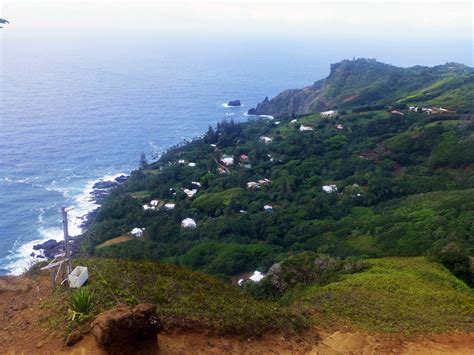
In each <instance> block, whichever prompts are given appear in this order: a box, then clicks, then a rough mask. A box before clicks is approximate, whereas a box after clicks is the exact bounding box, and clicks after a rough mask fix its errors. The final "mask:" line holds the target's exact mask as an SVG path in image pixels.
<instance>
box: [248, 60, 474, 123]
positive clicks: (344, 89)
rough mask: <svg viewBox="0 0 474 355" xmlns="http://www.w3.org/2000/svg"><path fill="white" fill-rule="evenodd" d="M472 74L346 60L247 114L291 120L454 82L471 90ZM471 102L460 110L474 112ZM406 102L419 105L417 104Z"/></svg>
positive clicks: (451, 67) (456, 68)
mask: <svg viewBox="0 0 474 355" xmlns="http://www.w3.org/2000/svg"><path fill="white" fill-rule="evenodd" d="M473 73H474V70H473V68H470V67H468V66H465V65H463V64H459V63H446V64H443V65H438V66H434V67H426V66H413V67H409V68H401V67H396V66H393V65H390V64H385V63H381V62H378V61H376V60H375V59H365V58H360V59H354V60H347V59H346V60H342V61H341V62H338V63H335V64H331V66H330V73H329V75H328V77H327V78H325V79H321V80H318V81H316V82H315V83H314V84H312V85H310V86H307V87H305V88H302V89H291V90H285V91H283V92H281V93H279V94H278V95H277V96H275V97H274V98H272V99H271V100H269V99H268V97H266V98H265V99H264V100H263V101H262V102H261V103H259V104H258V105H257V107H256V108H254V109H250V110H249V112H248V113H249V114H254V115H272V116H275V117H288V116H298V115H304V114H310V113H315V112H319V111H325V110H330V109H338V108H344V107H350V106H364V105H375V104H387V103H390V102H392V103H394V102H396V101H398V100H400V99H402V98H404V97H406V96H410V94H411V93H414V92H417V91H420V90H423V89H424V88H429V87H431V86H433V85H434V84H435V83H439V84H440V85H446V84H447V82H449V81H451V80H455V79H456V80H462V81H463V85H468V86H469V87H470V89H471V90H472V88H473V83H474V74H473ZM439 89H440V88H438V91H439V92H430V99H431V100H433V99H435V98H437V97H438V96H439V95H441V93H442V94H446V90H442V91H441V90H439ZM446 89H447V88H446ZM471 99H474V97H472V95H471V96H469V97H468V98H464V99H463V100H462V102H458V103H457V108H458V109H472V107H473V105H474V104H473V103H472V102H473V100H471ZM425 101H426V100H425ZM407 102H413V103H417V100H415V99H413V100H411V101H410V100H409V101H407ZM418 102H421V101H420V100H418ZM439 103H440V104H441V103H445V101H442V100H441V101H440V102H439ZM433 104H436V101H434V102H433Z"/></svg>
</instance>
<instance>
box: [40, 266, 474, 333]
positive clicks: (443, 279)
mask: <svg viewBox="0 0 474 355" xmlns="http://www.w3.org/2000/svg"><path fill="white" fill-rule="evenodd" d="M76 263H77V264H81V265H86V266H88V267H89V273H90V279H89V283H88V286H87V287H88V288H89V289H90V290H92V291H93V295H94V296H93V297H94V312H93V314H92V315H91V316H94V315H95V314H97V313H99V312H101V311H103V310H106V309H109V308H111V307H113V306H114V305H115V304H116V303H117V302H121V303H128V304H136V303H138V302H152V303H155V304H157V308H158V313H159V314H160V316H161V317H162V319H163V321H164V323H165V326H166V328H168V329H171V328H174V327H181V328H185V329H200V330H206V329H207V330H211V331H212V332H216V333H220V334H233V335H243V336H258V335H260V334H263V333H264V332H284V333H286V334H288V333H291V332H294V331H301V330H303V329H305V328H306V327H307V326H309V325H310V324H316V325H318V326H323V327H328V328H335V327H336V328H337V327H338V325H339V324H341V323H343V324H347V323H348V324H349V325H352V326H355V327H356V328H362V329H369V330H375V331H381V332H398V333H404V334H415V333H426V332H444V331H452V330H467V331H469V330H471V331H473V330H474V317H473V314H474V293H473V290H472V289H469V288H468V287H467V286H466V285H465V284H464V283H462V282H461V281H459V280H458V279H456V278H455V277H454V276H452V275H451V274H450V273H449V272H448V271H447V270H446V269H444V268H443V267H442V266H440V265H439V264H436V263H432V262H429V261H427V259H426V258H423V257H416V258H384V259H371V260H369V261H368V264H369V267H368V268H367V269H365V270H364V271H362V272H359V273H356V274H350V275H346V276H343V278H342V279H340V280H339V281H337V282H333V283H330V284H328V285H326V286H307V287H304V288H301V287H300V288H298V287H297V288H295V289H293V290H291V291H289V293H288V294H286V296H284V297H283V299H281V300H279V301H275V302H270V301H268V302H262V301H256V300H254V299H252V298H250V297H249V296H248V295H246V294H245V293H243V292H242V291H241V290H240V289H238V288H236V287H235V286H231V285H229V284H225V283H223V282H221V281H219V280H217V279H215V278H213V277H210V276H207V275H205V274H201V273H195V272H192V271H189V270H186V269H183V268H180V267H177V266H173V265H166V264H160V263H153V262H144V261H124V260H120V261H119V260H110V259H94V258H93V259H81V260H77V261H76ZM70 292H71V290H70V289H63V288H61V289H59V291H57V292H56V293H55V294H54V295H53V297H52V298H51V299H49V300H48V301H47V303H46V304H45V306H47V307H51V308H53V309H55V312H56V314H57V317H56V318H54V319H50V320H49V322H50V325H54V326H56V327H57V328H58V329H69V330H71V329H73V328H75V327H77V326H80V325H81V324H80V323H77V322H76V323H75V322H71V321H67V320H66V315H67V306H65V305H67V300H68V299H69V295H70ZM82 324H85V323H84V322H83V323H82Z"/></svg>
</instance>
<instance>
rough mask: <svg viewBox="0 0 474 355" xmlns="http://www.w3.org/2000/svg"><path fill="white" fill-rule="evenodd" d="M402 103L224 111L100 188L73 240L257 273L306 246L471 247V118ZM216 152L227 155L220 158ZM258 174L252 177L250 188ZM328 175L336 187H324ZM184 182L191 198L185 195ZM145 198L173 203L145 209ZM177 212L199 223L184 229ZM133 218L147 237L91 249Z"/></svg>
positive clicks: (344, 249) (409, 251)
mask: <svg viewBox="0 0 474 355" xmlns="http://www.w3.org/2000/svg"><path fill="white" fill-rule="evenodd" d="M400 110H402V109H400ZM402 111H403V112H401V111H399V112H401V113H403V115H400V114H397V113H391V112H390V109H388V110H382V109H379V108H378V107H377V108H376V109H373V108H371V107H364V108H354V109H352V110H346V111H342V112H340V113H339V114H338V115H337V116H336V117H333V118H324V117H321V116H320V114H313V115H309V116H302V117H299V118H298V119H297V122H296V123H292V122H291V119H290V118H288V119H280V120H279V121H276V120H273V121H272V120H263V119H256V120H252V121H250V122H246V123H242V124H235V123H233V122H223V123H221V124H219V125H218V127H217V128H215V129H214V128H210V129H209V131H208V132H207V133H206V134H205V135H204V136H203V137H201V138H198V139H195V140H193V141H192V142H188V143H186V144H184V145H180V146H177V147H175V148H173V149H171V150H169V151H168V152H167V153H166V154H165V155H164V156H162V157H161V159H160V160H158V161H157V162H154V163H151V164H149V165H148V166H147V167H146V169H141V170H136V171H134V172H133V173H132V175H131V177H130V179H129V180H128V182H127V183H126V184H124V185H123V186H121V187H120V188H118V189H116V190H115V191H114V192H113V193H112V194H111V195H110V196H109V198H107V199H106V201H105V203H104V204H103V206H102V207H101V209H100V212H99V214H98V216H97V218H96V219H95V222H94V223H93V225H92V226H91V227H90V229H89V231H88V232H87V233H86V235H85V241H84V243H83V245H84V247H86V249H87V250H88V252H89V253H91V254H94V253H95V254H96V255H98V256H104V257H121V258H133V259H142V258H143V259H150V260H162V261H167V262H172V263H178V264H183V265H185V266H188V267H190V268H192V269H194V270H200V271H205V272H208V273H211V274H215V275H219V274H220V275H233V274H237V273H240V272H245V271H250V270H255V269H256V268H260V269H262V270H266V269H268V267H270V266H271V265H272V264H273V263H275V262H277V261H279V260H281V259H282V258H284V257H286V256H287V255H289V254H291V253H297V252H301V251H305V250H306V251H317V252H319V253H326V254H329V255H333V256H339V257H348V256H369V257H383V256H417V255H426V254H429V253H433V252H436V250H439V249H440V248H443V246H445V245H447V244H448V243H451V242H454V243H455V244H456V245H458V246H459V247H460V248H462V249H463V250H464V251H465V252H466V253H467V254H468V255H471V256H472V255H473V253H474V226H473V223H472V221H473V220H474V219H473V214H474V204H473V201H474V190H473V189H474V178H473V174H472V164H473V162H474V134H473V124H472V116H471V115H466V114H457V113H444V114H432V115H427V114H424V113H418V112H411V111H409V110H402ZM301 126H303V127H311V128H312V129H313V130H312V131H300V127H301ZM338 127H339V128H338ZM262 136H267V137H271V138H272V141H271V143H269V144H266V143H264V142H263V141H262V140H261V139H260V137H262ZM224 156H228V157H234V161H235V163H234V164H233V165H231V166H229V167H226V168H225V169H223V168H222V166H223V163H222V162H220V160H221V159H223V157H224ZM242 156H244V158H242ZM247 157H248V158H247ZM179 161H182V162H186V163H179ZM188 162H194V163H196V166H189V165H188ZM219 170H221V171H220V172H219ZM263 179H268V181H267V182H263V183H262V184H261V186H260V187H259V188H249V187H248V186H247V184H248V183H249V182H258V181H259V180H263ZM192 182H199V184H200V185H201V186H199V187H197V186H196V185H195V184H193V183H192ZM332 184H333V185H336V186H337V191H334V192H332V193H327V192H325V191H324V190H323V186H326V185H332ZM194 188H196V189H197V193H196V195H195V196H194V197H191V198H190V197H188V196H187V195H186V194H185V193H184V192H183V189H194ZM153 199H157V200H159V201H161V202H160V203H174V204H175V205H176V206H175V208H174V209H172V210H168V209H165V208H159V209H157V210H150V209H148V210H144V209H143V207H142V206H143V205H144V204H148V203H150V201H151V200H153ZM265 205H271V206H272V207H273V209H272V210H271V211H266V210H264V206H265ZM185 218H193V219H194V220H195V222H196V224H197V228H194V229H189V228H183V227H181V221H182V220H184V219H185ZM135 227H140V228H146V233H145V234H146V235H145V237H144V238H141V239H140V240H132V241H128V242H125V243H122V244H116V245H113V246H109V247H104V248H100V249H98V250H95V248H94V247H95V246H96V245H98V244H99V243H102V242H103V241H105V240H108V239H111V238H114V237H117V236H119V235H122V234H125V233H128V232H130V231H131V230H132V229H133V228H135Z"/></svg>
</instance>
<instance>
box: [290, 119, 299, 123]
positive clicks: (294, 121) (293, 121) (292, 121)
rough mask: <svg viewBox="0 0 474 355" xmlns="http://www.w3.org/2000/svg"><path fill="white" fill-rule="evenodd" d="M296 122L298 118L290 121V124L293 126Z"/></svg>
mask: <svg viewBox="0 0 474 355" xmlns="http://www.w3.org/2000/svg"><path fill="white" fill-rule="evenodd" d="M296 122H298V120H297V119H296V118H295V119H293V120H291V121H290V123H293V124H295V123H296Z"/></svg>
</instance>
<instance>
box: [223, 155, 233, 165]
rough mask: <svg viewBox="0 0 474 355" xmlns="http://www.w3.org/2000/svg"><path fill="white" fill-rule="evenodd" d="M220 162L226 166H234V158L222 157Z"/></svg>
mask: <svg viewBox="0 0 474 355" xmlns="http://www.w3.org/2000/svg"><path fill="white" fill-rule="evenodd" d="M222 162H223V163H224V164H225V165H227V166H229V165H233V164H234V158H233V157H224V158H222Z"/></svg>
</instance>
